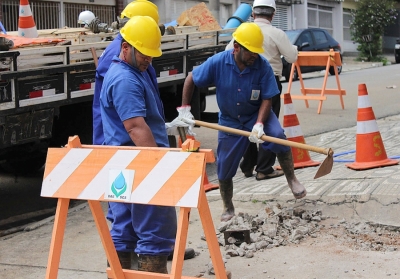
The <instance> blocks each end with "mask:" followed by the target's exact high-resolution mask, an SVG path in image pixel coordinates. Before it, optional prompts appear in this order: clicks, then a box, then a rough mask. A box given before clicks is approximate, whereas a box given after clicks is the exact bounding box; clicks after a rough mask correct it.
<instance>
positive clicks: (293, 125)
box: [283, 93, 303, 142]
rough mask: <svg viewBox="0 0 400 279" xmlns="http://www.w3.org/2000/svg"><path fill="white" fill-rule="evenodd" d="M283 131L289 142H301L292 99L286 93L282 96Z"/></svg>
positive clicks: (301, 133)
mask: <svg viewBox="0 0 400 279" xmlns="http://www.w3.org/2000/svg"><path fill="white" fill-rule="evenodd" d="M283 129H284V130H285V134H286V137H287V138H288V139H290V140H293V141H296V142H299V141H297V140H301V138H302V137H303V132H302V131H301V127H300V122H299V119H298V118H297V115H296V111H295V109H294V106H293V103H292V98H291V97H290V94H288V93H286V94H284V98H283Z"/></svg>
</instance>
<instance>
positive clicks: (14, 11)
mask: <svg viewBox="0 0 400 279" xmlns="http://www.w3.org/2000/svg"><path fill="white" fill-rule="evenodd" d="M151 1H152V2H153V3H155V4H156V5H157V6H158V9H159V14H160V22H162V23H169V22H172V21H174V20H176V19H177V18H178V17H179V15H180V14H181V13H182V12H183V11H184V10H186V9H189V8H191V7H193V6H194V5H196V4H198V3H200V2H205V3H206V4H207V5H208V6H209V7H215V6H219V11H217V13H218V14H219V17H218V22H219V23H220V25H221V26H224V25H225V24H226V22H227V21H228V20H229V18H230V17H231V16H232V15H233V14H234V13H235V11H236V10H237V9H238V7H239V6H240V4H241V3H247V4H249V5H252V4H253V0H208V1H196V0H151ZM129 2H131V0H60V1H56V0H53V1H50V0H40V1H37V0H31V1H30V5H31V9H32V13H33V16H34V18H35V22H36V26H37V28H38V29H56V28H64V27H78V23H77V19H78V16H79V13H80V12H81V11H83V10H90V11H92V12H93V13H94V14H95V15H96V16H97V17H98V18H99V19H100V21H101V22H106V23H111V22H113V21H115V20H116V17H117V16H118V15H120V14H121V11H122V10H123V8H124V7H125V6H126V5H127V4H128V3H129ZM276 5H277V10H276V14H275V17H274V20H273V22H272V24H273V25H274V26H276V27H278V28H280V29H282V30H291V29H300V28H309V27H319V28H323V29H325V30H327V31H328V32H329V33H330V34H331V35H332V36H333V37H334V38H335V39H336V40H337V41H338V42H339V43H340V45H341V46H342V51H343V52H344V53H347V52H349V53H352V52H356V51H357V44H355V43H354V42H353V41H352V39H351V32H350V25H351V20H352V16H351V11H352V10H355V9H356V8H357V0H276ZM18 8H19V0H1V2H0V21H1V22H2V23H3V25H4V27H5V29H6V30H8V31H16V30H18ZM397 10H398V11H399V14H400V0H397ZM249 20H250V21H251V20H252V19H251V18H250V19H249ZM399 37H400V21H399V17H397V22H396V24H394V25H393V26H389V27H388V28H387V30H386V32H385V34H384V37H383V48H384V49H385V50H392V49H393V46H394V43H395V41H396V39H397V38H399Z"/></svg>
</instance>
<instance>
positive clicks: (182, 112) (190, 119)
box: [176, 105, 196, 136]
mask: <svg viewBox="0 0 400 279" xmlns="http://www.w3.org/2000/svg"><path fill="white" fill-rule="evenodd" d="M190 109H191V106H189V105H186V106H181V107H177V108H176V110H177V111H178V113H179V115H178V117H177V118H176V119H178V120H180V121H183V122H185V123H187V124H188V125H189V126H188V129H187V130H188V131H187V133H188V134H189V135H191V136H195V135H196V134H195V133H194V132H193V128H194V116H193V114H192V113H191V112H190Z"/></svg>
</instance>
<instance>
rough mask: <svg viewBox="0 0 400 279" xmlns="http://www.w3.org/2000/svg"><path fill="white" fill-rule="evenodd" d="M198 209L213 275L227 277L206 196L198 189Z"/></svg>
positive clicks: (221, 277)
mask: <svg viewBox="0 0 400 279" xmlns="http://www.w3.org/2000/svg"><path fill="white" fill-rule="evenodd" d="M198 209H199V215H200V219H201V223H202V224H203V230H204V235H205V236H206V241H207V245H208V249H209V251H210V256H211V261H212V263H213V266H214V271H215V276H216V278H218V279H227V276H226V272H225V265H224V262H223V260H222V254H221V250H220V249H219V243H218V240H217V236H216V234H215V229H214V224H213V220H212V217H211V211H210V208H209V207H208V202H207V197H206V194H205V192H204V191H200V196H199V207H198Z"/></svg>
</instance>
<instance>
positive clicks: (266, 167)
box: [226, 0, 298, 180]
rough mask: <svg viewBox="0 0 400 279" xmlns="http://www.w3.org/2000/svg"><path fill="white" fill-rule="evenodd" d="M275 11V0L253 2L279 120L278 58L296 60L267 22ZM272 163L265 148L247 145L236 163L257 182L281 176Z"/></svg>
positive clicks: (293, 48) (291, 48)
mask: <svg viewBox="0 0 400 279" xmlns="http://www.w3.org/2000/svg"><path fill="white" fill-rule="evenodd" d="M275 11H276V5H275V0H255V1H254V3H253V18H254V23H256V24H257V25H258V26H259V27H260V28H261V31H262V33H263V35H264V43H263V47H264V52H263V53H261V54H260V55H262V56H263V57H265V58H266V59H267V60H268V62H269V63H270V65H271V67H272V70H273V71H274V75H275V80H276V83H277V85H278V89H279V94H278V95H275V96H274V97H272V111H273V112H274V113H275V115H276V117H278V119H279V112H280V110H281V93H282V84H281V81H280V79H281V76H282V68H283V64H282V59H281V56H283V57H285V59H286V61H288V62H289V63H294V62H296V60H297V53H298V51H297V46H294V45H292V43H291V42H290V41H289V38H288V37H287V35H286V33H285V32H283V31H282V30H281V29H278V28H276V27H274V26H272V24H271V22H272V19H273V17H274V15H275ZM232 48H233V41H231V42H230V43H229V45H228V46H227V47H226V49H232ZM275 160H276V154H275V153H273V152H271V151H270V150H267V149H263V148H257V144H255V143H250V145H249V147H248V148H247V150H246V152H245V154H244V156H243V161H242V162H241V163H240V168H241V170H242V172H243V173H244V175H245V176H246V177H252V176H253V170H254V167H255V166H256V172H257V174H256V179H257V180H264V179H269V178H275V177H279V176H282V175H283V171H282V170H276V169H274V168H273V166H274V164H275Z"/></svg>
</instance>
